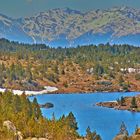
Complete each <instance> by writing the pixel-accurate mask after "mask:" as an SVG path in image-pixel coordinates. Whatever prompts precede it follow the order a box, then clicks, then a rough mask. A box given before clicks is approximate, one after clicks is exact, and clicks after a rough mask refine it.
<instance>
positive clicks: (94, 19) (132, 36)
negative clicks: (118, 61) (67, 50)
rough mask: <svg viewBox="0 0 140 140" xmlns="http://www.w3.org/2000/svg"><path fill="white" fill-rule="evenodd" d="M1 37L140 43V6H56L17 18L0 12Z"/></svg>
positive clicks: (27, 40)
mask: <svg viewBox="0 0 140 140" xmlns="http://www.w3.org/2000/svg"><path fill="white" fill-rule="evenodd" d="M0 37H3V38H7V39H10V40H14V41H19V42H24V43H45V44H47V45H51V46H76V45H84V44H100V43H107V42H109V43H111V44H130V45H137V46H140V41H139V38H140V10H139V9H134V8H130V7H114V8H111V9H106V10H90V11H88V12H81V11H78V10H72V9H70V8H62V9H61V8H57V9H52V10H48V11H46V12H40V13H37V14H35V15H34V16H30V17H25V18H17V19H13V18H10V17H8V16H5V15H2V14H0Z"/></svg>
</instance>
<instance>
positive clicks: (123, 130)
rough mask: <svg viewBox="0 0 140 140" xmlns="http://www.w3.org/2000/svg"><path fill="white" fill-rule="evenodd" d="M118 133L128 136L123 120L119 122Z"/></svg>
mask: <svg viewBox="0 0 140 140" xmlns="http://www.w3.org/2000/svg"><path fill="white" fill-rule="evenodd" d="M119 134H123V135H126V136H128V131H127V128H126V125H125V123H124V122H122V123H121V126H120V132H119Z"/></svg>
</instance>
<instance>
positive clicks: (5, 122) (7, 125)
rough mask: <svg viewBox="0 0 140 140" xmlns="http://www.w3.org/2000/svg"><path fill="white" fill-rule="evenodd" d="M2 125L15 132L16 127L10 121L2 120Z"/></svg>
mask: <svg viewBox="0 0 140 140" xmlns="http://www.w3.org/2000/svg"><path fill="white" fill-rule="evenodd" d="M3 126H4V127H6V128H7V130H9V131H12V132H14V133H16V127H15V125H14V124H13V123H12V122H11V121H9V120H7V121H4V122H3Z"/></svg>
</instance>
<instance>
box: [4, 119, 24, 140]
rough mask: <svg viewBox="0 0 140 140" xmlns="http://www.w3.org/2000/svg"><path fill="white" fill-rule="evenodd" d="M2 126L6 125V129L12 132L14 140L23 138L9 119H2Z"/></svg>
mask: <svg viewBox="0 0 140 140" xmlns="http://www.w3.org/2000/svg"><path fill="white" fill-rule="evenodd" d="M3 127H6V128H7V130H8V131H11V132H13V134H14V139H15V140H23V135H22V133H21V132H20V131H17V129H16V127H15V125H14V124H13V123H12V122H11V121H9V120H7V121H4V122H3Z"/></svg>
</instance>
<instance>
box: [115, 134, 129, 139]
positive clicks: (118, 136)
mask: <svg viewBox="0 0 140 140" xmlns="http://www.w3.org/2000/svg"><path fill="white" fill-rule="evenodd" d="M113 140H129V139H128V137H127V136H126V135H124V134H119V135H117V136H116V137H115V138H114V139H113Z"/></svg>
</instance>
